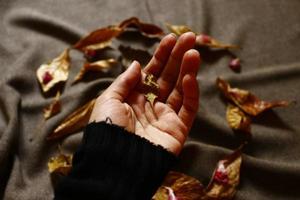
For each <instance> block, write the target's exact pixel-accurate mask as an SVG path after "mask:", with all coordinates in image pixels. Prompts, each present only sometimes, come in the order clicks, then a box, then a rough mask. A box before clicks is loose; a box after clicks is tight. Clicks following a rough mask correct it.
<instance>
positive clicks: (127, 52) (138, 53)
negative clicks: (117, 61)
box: [119, 45, 152, 68]
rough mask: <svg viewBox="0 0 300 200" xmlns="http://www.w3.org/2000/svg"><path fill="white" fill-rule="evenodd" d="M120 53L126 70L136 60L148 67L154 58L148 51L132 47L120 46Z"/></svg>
mask: <svg viewBox="0 0 300 200" xmlns="http://www.w3.org/2000/svg"><path fill="white" fill-rule="evenodd" d="M119 51H120V52H121V54H122V56H121V62H122V65H123V66H124V67H125V68H128V67H129V66H130V64H131V63H132V62H133V61H134V60H136V61H138V62H139V63H140V64H141V65H146V64H147V63H148V62H149V61H150V59H151V57H152V55H151V54H150V53H149V52H148V51H147V50H144V49H135V48H132V47H130V46H123V45H120V46H119Z"/></svg>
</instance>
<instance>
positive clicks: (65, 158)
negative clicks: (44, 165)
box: [48, 153, 73, 176]
mask: <svg viewBox="0 0 300 200" xmlns="http://www.w3.org/2000/svg"><path fill="white" fill-rule="evenodd" d="M72 159H73V156H72V155H65V154H62V153H60V154H59V155H58V156H55V157H52V158H50V160H49V162H48V171H49V172H50V173H51V174H61V175H65V176H66V175H68V173H69V172H70V170H71V168H72Z"/></svg>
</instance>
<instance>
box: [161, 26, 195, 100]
mask: <svg viewBox="0 0 300 200" xmlns="http://www.w3.org/2000/svg"><path fill="white" fill-rule="evenodd" d="M195 40H196V36H195V34H194V33H192V32H188V33H184V34H182V35H181V36H180V37H179V39H178V41H177V43H176V45H175V47H174V48H173V50H172V52H171V54H170V57H169V59H168V62H167V64H166V66H165V68H164V69H163V71H162V73H161V74H160V76H159V78H158V80H157V82H158V84H159V87H160V94H159V98H158V100H159V101H162V102H165V100H166V98H167V97H168V96H169V94H170V92H171V91H172V89H173V87H174V85H175V83H176V81H177V78H178V74H179V71H180V66H181V62H182V58H183V55H184V53H185V52H186V51H188V50H189V49H191V48H193V47H194V45H195Z"/></svg>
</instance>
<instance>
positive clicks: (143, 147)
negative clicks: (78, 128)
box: [55, 122, 177, 200]
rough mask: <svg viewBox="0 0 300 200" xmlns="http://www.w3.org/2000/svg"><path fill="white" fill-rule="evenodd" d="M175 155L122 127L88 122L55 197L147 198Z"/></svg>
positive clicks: (169, 166)
mask: <svg viewBox="0 0 300 200" xmlns="http://www.w3.org/2000/svg"><path fill="white" fill-rule="evenodd" d="M176 160H177V159H176V156H175V155H173V154H172V153H169V152H168V151H167V150H165V149H164V148H163V147H161V146H156V145H154V144H152V143H150V142H149V141H148V140H146V139H144V138H141V137H139V136H137V135H135V134H133V133H129V132H127V131H126V130H124V129H123V128H121V127H118V126H116V125H111V124H107V123H105V122H99V123H95V122H93V123H91V124H89V125H87V127H86V128H85V131H84V136H83V141H82V145H81V146H80V147H79V149H78V151H77V152H76V153H75V155H74V159H73V168H72V170H71V172H70V174H69V175H68V176H66V177H64V178H63V179H62V180H61V181H60V182H59V184H58V185H57V187H56V189H55V200H67V199H68V200H71V199H72V200H76V199H89V200H94V199H99V200H100V199H101V200H127V199H128V200H149V199H151V197H152V196H153V194H154V193H155V191H156V190H157V188H158V187H159V186H160V184H161V183H162V181H163V179H164V177H165V176H166V174H167V173H168V171H169V170H170V168H171V167H172V166H173V165H174V163H175V162H176Z"/></svg>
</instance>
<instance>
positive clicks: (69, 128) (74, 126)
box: [47, 99, 96, 140]
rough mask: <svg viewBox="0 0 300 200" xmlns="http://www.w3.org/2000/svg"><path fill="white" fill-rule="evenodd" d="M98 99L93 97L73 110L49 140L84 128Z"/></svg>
mask: <svg viewBox="0 0 300 200" xmlns="http://www.w3.org/2000/svg"><path fill="white" fill-rule="evenodd" d="M95 101H96V99H93V100H91V101H89V102H88V103H86V104H85V105H83V106H82V107H80V108H78V109H77V110H75V111H74V112H72V113H71V114H70V115H69V116H68V117H67V118H66V119H65V120H64V121H63V122H61V124H60V125H59V126H57V128H56V129H55V130H54V131H53V132H52V133H51V134H50V135H49V136H48V137H47V139H48V140H52V139H57V138H61V137H64V136H66V135H70V134H72V133H74V132H76V131H79V130H81V129H82V128H84V127H85V126H86V125H87V123H88V121H89V118H90V115H91V113H92V110H93V107H94V104H95Z"/></svg>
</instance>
